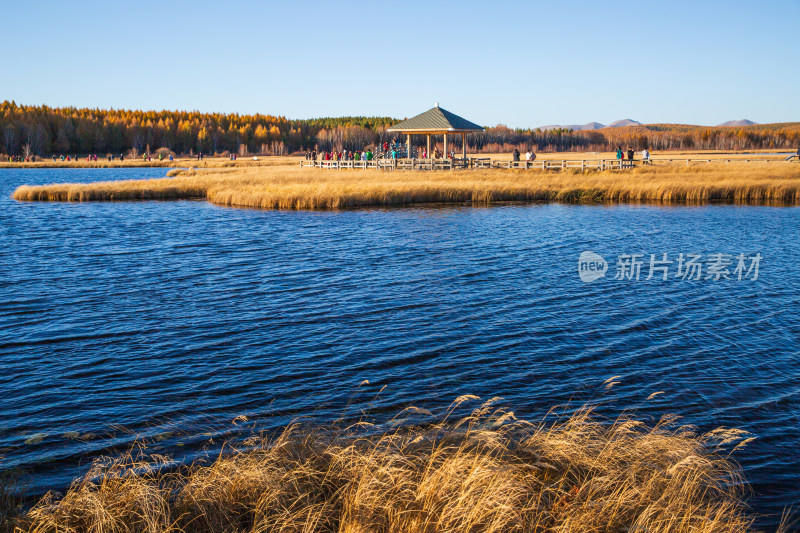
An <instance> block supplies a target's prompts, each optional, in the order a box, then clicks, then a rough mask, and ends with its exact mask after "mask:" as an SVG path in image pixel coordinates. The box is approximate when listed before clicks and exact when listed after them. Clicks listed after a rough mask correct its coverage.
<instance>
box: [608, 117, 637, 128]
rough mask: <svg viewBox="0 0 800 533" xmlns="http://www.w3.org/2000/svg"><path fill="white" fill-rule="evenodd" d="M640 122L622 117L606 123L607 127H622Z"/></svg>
mask: <svg viewBox="0 0 800 533" xmlns="http://www.w3.org/2000/svg"><path fill="white" fill-rule="evenodd" d="M641 124H642V123H641V122H637V121H635V120H631V119H629V118H623V119H622V120H618V121H616V122H612V123H611V124H609V125H608V127H609V128H624V127H626V126H640V125H641Z"/></svg>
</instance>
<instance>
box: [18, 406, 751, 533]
mask: <svg viewBox="0 0 800 533" xmlns="http://www.w3.org/2000/svg"><path fill="white" fill-rule="evenodd" d="M475 399H477V398H476V397H474V396H465V397H461V398H458V399H457V400H456V404H454V406H455V405H457V404H459V403H462V402H464V401H471V400H475ZM495 401H496V399H493V400H490V401H489V402H486V403H484V404H483V405H482V406H480V407H478V408H477V409H475V410H474V411H473V412H472V413H471V415H469V416H467V417H466V418H463V419H461V420H457V421H456V420H448V419H447V417H445V418H444V419H443V420H441V421H439V422H438V423H432V424H427V425H424V426H407V425H403V424H400V425H399V426H398V427H399V429H393V430H387V431H384V432H380V431H377V428H375V427H374V426H371V425H369V424H366V423H361V424H357V425H356V426H352V427H350V428H346V429H339V430H333V429H331V428H327V429H316V430H309V429H307V428H306V429H303V428H301V427H299V426H296V425H293V426H290V427H288V428H286V429H285V430H284V431H283V433H282V434H281V435H280V436H278V437H277V438H274V439H269V438H266V437H253V438H251V439H250V440H249V441H247V442H246V443H245V445H244V446H246V447H244V448H242V449H240V450H229V453H226V454H222V455H220V456H219V457H218V458H217V459H216V460H215V461H213V462H211V463H210V464H195V465H192V466H189V467H185V468H183V469H180V470H177V471H176V470H175V469H173V470H171V471H169V472H167V471H166V469H165V468H163V467H164V466H165V465H167V464H168V463H169V461H168V459H166V458H163V457H153V456H150V457H146V458H143V457H142V456H139V455H138V454H129V455H127V456H124V457H121V458H117V459H105V460H100V461H98V462H96V463H95V464H94V466H93V468H92V469H91V471H90V472H89V473H88V474H87V475H86V476H85V477H83V478H81V479H78V480H76V481H75V482H74V483H73V484H72V486H71V487H70V489H69V490H68V491H67V493H66V494H65V495H63V496H59V495H56V494H49V495H47V496H45V497H44V498H43V499H42V500H41V501H40V502H39V503H38V504H37V505H35V506H34V507H33V508H32V509H30V510H29V511H28V512H27V513H25V514H23V515H22V516H19V517H16V518H15V519H13V521H12V523H9V524H8V525H13V526H14V527H16V528H17V531H19V532H31V533H33V532H36V533H45V532H53V533H55V532H63V533H73V532H74V533H77V532H92V533H117V532H119V533H122V532H125V533H129V532H130V533H133V532H142V533H157V532H167V531H170V532H176V533H178V532H187V533H194V532H245V531H248V532H250V531H252V532H273V531H275V532H277V531H307V532H311V531H330V532H333V531H338V532H342V533H345V532H346V533H357V532H386V533H389V532H397V533H416V532H419V533H434V532H498V533H500V532H504V533H505V532H581V533H586V532H607V531H613V532H618V531H628V532H649V533H659V532H690V531H691V532H693V533H703V532H731V533H734V532H735V533H742V532H746V531H752V519H751V518H750V517H748V516H747V514H746V512H745V506H744V504H743V502H742V497H743V496H744V495H745V492H746V490H745V488H744V487H745V485H744V484H743V482H742V479H741V475H740V470H739V468H738V466H737V465H736V464H735V463H734V462H732V461H731V460H730V459H728V458H726V457H724V456H722V455H721V454H720V453H719V449H718V448H716V447H717V446H719V445H720V443H722V442H724V443H727V444H728V445H730V443H731V441H736V440H741V439H742V438H743V435H742V433H743V432H738V431H735V430H717V431H715V432H712V433H709V434H706V435H699V436H698V435H695V434H694V433H692V432H691V431H690V430H689V429H687V428H679V427H676V426H675V425H674V420H673V419H664V420H662V421H661V422H660V423H659V424H657V425H656V426H655V427H648V426H646V425H644V424H643V423H641V422H637V421H635V420H633V419H630V418H621V419H619V420H616V421H615V422H614V423H600V422H598V421H597V419H596V418H593V417H592V415H591V412H590V411H589V410H583V411H580V412H578V413H577V414H574V415H572V416H571V417H568V418H563V417H562V418H556V419H555V421H551V422H547V423H545V422H544V421H542V422H539V423H538V424H531V423H529V422H526V421H523V420H518V419H516V417H515V416H514V414H513V413H512V412H510V411H507V410H505V409H497V408H495V407H493V406H492V404H493V402H495ZM410 410H412V411H417V412H419V411H422V410H418V409H415V408H410ZM408 414H409V410H406V411H405V412H403V413H401V415H400V416H408Z"/></svg>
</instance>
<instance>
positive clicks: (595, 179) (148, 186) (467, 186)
mask: <svg viewBox="0 0 800 533" xmlns="http://www.w3.org/2000/svg"><path fill="white" fill-rule="evenodd" d="M168 175H169V176H170V177H169V178H158V179H149V180H129V181H112V182H97V183H86V184H55V185H44V186H27V185H25V186H21V187H19V188H18V189H17V190H16V191H14V194H13V198H15V199H17V200H22V201H70V202H85V201H123V200H156V199H160V200H174V199H182V198H204V199H207V200H208V201H210V202H213V203H215V204H219V205H225V206H240V207H257V208H264V209H346V208H353V207H359V206H393V205H405V204H416V203H464V202H468V203H473V204H478V205H489V204H492V203H496V202H506V201H529V202H530V201H541V202H568V203H585V202H663V203H672V204H699V203H706V202H730V203H743V204H783V205H786V204H789V205H800V165H793V164H788V163H787V164H784V165H777V164H776V165H774V166H769V165H758V164H753V165H752V166H751V165H747V164H742V165H725V164H708V165H703V166H696V167H687V166H681V165H663V166H656V165H653V166H648V167H640V168H637V169H635V170H632V171H604V172H598V171H587V172H581V171H577V170H576V171H560V172H551V171H536V170H517V171H515V170H507V169H486V170H466V171H457V172H453V171H440V172H419V171H418V172H413V171H394V172H386V171H377V170H374V171H365V170H322V169H307V168H306V169H300V168H297V167H295V166H292V167H288V166H283V167H281V166H273V167H267V168H241V169H238V168H237V169H214V170H212V169H209V170H188V171H187V170H171V171H170V172H169V174H168Z"/></svg>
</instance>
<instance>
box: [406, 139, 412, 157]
mask: <svg viewBox="0 0 800 533" xmlns="http://www.w3.org/2000/svg"><path fill="white" fill-rule="evenodd" d="M406 157H408V158H409V159H411V134H410V133H409V134H407V135H406Z"/></svg>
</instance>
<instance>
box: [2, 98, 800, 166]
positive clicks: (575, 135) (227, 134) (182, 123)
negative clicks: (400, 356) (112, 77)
mask: <svg viewBox="0 0 800 533" xmlns="http://www.w3.org/2000/svg"><path fill="white" fill-rule="evenodd" d="M400 120H402V119H396V118H392V117H337V118H315V119H288V118H286V117H282V116H273V115H262V114H255V115H240V114H236V113H234V114H222V113H200V112H198V111H136V110H124V109H119V110H115V109H108V110H105V109H88V108H75V107H64V108H55V107H49V106H44V105H42V106H26V105H19V104H16V103H15V102H13V101H11V102H9V101H4V102H3V103H2V104H0V154H3V155H22V156H29V155H38V156H48V155H51V154H82V155H85V154H99V155H104V154H126V155H131V156H138V155H139V154H146V153H150V152H155V151H156V150H159V149H165V150H168V151H170V152H174V153H176V154H192V155H193V154H196V153H198V152H201V153H204V154H224V153H226V152H227V153H237V154H239V155H249V154H261V155H286V154H292V153H297V152H304V151H310V150H313V149H317V150H332V149H337V150H354V149H361V148H363V147H365V146H368V145H373V144H375V143H380V142H383V141H384V140H391V139H392V137H394V135H392V134H391V133H387V132H386V129H387V128H388V127H390V126H391V125H392V124H395V123H397V122H399V121H400ZM456 137H457V138H456V139H455V140H454V143H453V146H455V147H459V146H460V139H459V138H458V136H456ZM412 142H414V143H415V144H422V142H424V140H423V138H422V137H420V138H419V139H414V140H413V141H412ZM467 145H468V150H469V151H470V152H473V153H492V152H508V151H511V150H513V149H514V148H519V149H521V150H522V149H528V148H530V149H533V150H535V151H560V152H561V151H576V152H586V151H608V150H613V149H614V148H615V147H616V146H622V147H623V148H627V147H628V146H630V147H632V148H634V149H636V150H640V149H643V148H648V149H650V150H680V149H683V150H752V149H781V148H788V149H793V150H795V149H797V147H798V146H799V145H800V123H797V122H794V123H780V124H757V125H751V126H732V127H707V126H691V125H680V124H648V125H638V126H629V127H620V128H604V129H601V130H588V131H572V130H568V129H554V130H547V131H542V130H540V129H511V128H508V127H506V126H503V125H497V126H494V127H487V128H486V131H485V132H483V133H478V134H471V135H469V136H468V137H467Z"/></svg>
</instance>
